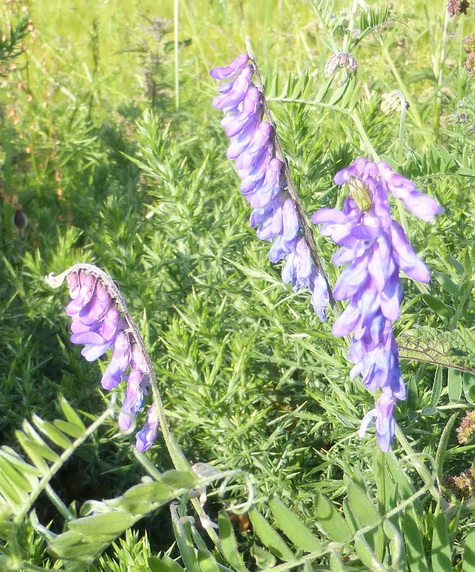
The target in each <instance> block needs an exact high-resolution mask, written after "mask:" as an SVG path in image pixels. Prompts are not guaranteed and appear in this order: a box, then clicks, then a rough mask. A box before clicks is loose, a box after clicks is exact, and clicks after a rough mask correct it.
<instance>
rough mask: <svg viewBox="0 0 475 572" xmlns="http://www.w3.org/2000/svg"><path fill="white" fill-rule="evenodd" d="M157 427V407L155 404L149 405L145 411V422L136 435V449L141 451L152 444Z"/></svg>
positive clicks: (158, 424) (158, 425)
mask: <svg viewBox="0 0 475 572" xmlns="http://www.w3.org/2000/svg"><path fill="white" fill-rule="evenodd" d="M159 427H160V423H159V420H158V413H157V408H156V407H155V405H151V406H150V407H149V409H148V411H147V417H146V419H145V423H144V425H143V427H142V429H141V430H140V431H139V432H138V433H137V435H136V440H135V447H136V449H137V450H138V451H140V452H142V453H143V452H144V451H146V450H147V449H149V448H150V447H151V446H152V445H153V443H154V441H155V439H156V438H157V435H158V430H159Z"/></svg>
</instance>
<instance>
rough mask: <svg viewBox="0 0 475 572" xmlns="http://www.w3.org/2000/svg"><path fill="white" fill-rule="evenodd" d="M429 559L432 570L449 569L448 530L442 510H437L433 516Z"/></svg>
mask: <svg viewBox="0 0 475 572" xmlns="http://www.w3.org/2000/svg"><path fill="white" fill-rule="evenodd" d="M431 561H432V570H450V568H451V566H452V550H451V546H450V540H449V530H448V526H447V521H446V519H445V515H444V513H443V512H439V513H438V514H436V516H435V518H434V529H433V533H432V549H431Z"/></svg>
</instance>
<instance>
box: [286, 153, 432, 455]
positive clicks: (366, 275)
mask: <svg viewBox="0 0 475 572" xmlns="http://www.w3.org/2000/svg"><path fill="white" fill-rule="evenodd" d="M334 181H335V183H336V184H337V185H344V184H348V186H349V187H350V195H349V196H348V197H347V198H346V199H345V201H344V205H343V209H342V210H341V211H340V210H337V209H329V208H324V209H320V210H319V211H317V212H316V213H315V214H314V215H313V217H312V222H313V223H315V224H320V225H321V228H320V232H321V233H322V234H323V235H325V236H329V237H330V238H331V239H332V240H333V242H335V243H336V244H338V245H340V246H341V249H340V250H338V251H337V252H336V254H335V255H334V256H333V262H334V264H336V265H343V264H348V266H347V267H346V268H345V270H344V271H343V272H342V274H341V275H340V278H339V279H338V281H337V283H336V284H335V289H334V293H333V295H334V297H335V299H337V300H349V303H348V305H347V307H346V309H345V310H344V312H343V313H342V314H341V315H340V316H339V317H338V319H337V320H336V322H335V323H334V325H333V334H334V335H335V336H346V335H348V334H353V340H352V343H351V346H350V351H349V353H348V359H349V360H350V361H351V362H352V363H354V364H355V365H354V367H353V369H352V370H351V377H355V376H357V375H359V374H361V375H362V376H363V383H364V384H365V385H366V387H367V388H368V389H369V390H370V391H378V392H379V393H380V397H379V399H378V402H377V405H376V408H375V409H373V410H371V411H370V412H369V413H367V415H366V416H365V417H364V419H363V423H362V425H361V431H360V435H361V436H363V435H364V433H365V431H366V429H367V428H368V425H369V423H370V421H371V420H372V419H373V418H376V435H377V438H378V443H379V446H380V448H381V449H382V450H383V451H388V450H389V447H390V445H391V442H392V440H393V438H394V432H395V421H394V418H393V410H394V406H395V404H396V402H397V401H398V400H402V399H406V388H405V386H404V382H403V380H402V378H401V373H400V369H399V352H398V347H397V343H396V340H395V338H394V334H393V329H392V322H393V321H395V320H397V319H398V318H399V314H400V304H401V299H402V287H401V282H400V280H399V271H400V270H403V271H404V272H405V273H406V274H407V275H408V276H409V277H410V278H412V279H413V280H417V281H419V282H428V281H429V280H430V274H429V270H428V269H427V267H426V266H425V264H424V263H423V262H422V260H421V259H420V258H419V257H418V256H417V255H416V254H415V252H414V250H413V249H412V246H411V245H410V243H409V240H408V238H407V236H406V235H405V233H404V230H403V228H402V227H401V226H400V225H399V224H398V223H397V222H396V221H394V220H393V219H392V217H391V211H390V207H389V195H390V194H392V195H393V196H394V197H395V198H397V199H400V200H401V201H402V202H403V203H404V205H405V206H406V207H407V208H408V209H409V210H410V211H411V212H412V213H413V214H414V215H416V216H418V217H419V218H421V219H422V220H425V221H430V220H432V218H433V217H434V216H435V215H436V214H439V213H441V212H442V211H443V209H442V207H440V206H439V204H438V203H437V202H436V201H435V199H433V198H431V197H428V196H427V195H424V194H423V193H420V192H419V191H417V190H416V187H415V185H414V184H413V183H412V181H410V180H409V179H406V178H405V177H403V176H401V175H398V174H396V173H394V172H393V171H392V170H391V168H390V167H389V165H388V164H387V163H383V162H382V161H381V162H379V163H377V164H376V163H372V162H371V161H368V160H367V159H365V158H364V157H360V158H358V159H356V161H354V162H353V163H352V164H351V165H350V166H349V167H347V168H346V169H342V170H341V171H339V172H338V173H337V174H336V175H335V178H334ZM290 270H293V271H294V272H295V264H294V266H293V267H292V268H291V269H290ZM290 270H289V271H290Z"/></svg>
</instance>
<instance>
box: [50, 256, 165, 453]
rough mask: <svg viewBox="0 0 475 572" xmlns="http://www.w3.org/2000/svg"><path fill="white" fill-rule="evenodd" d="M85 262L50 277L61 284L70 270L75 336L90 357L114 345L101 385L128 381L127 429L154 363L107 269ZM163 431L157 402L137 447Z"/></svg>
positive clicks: (123, 421) (123, 417)
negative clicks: (131, 324) (123, 308)
mask: <svg viewBox="0 0 475 572" xmlns="http://www.w3.org/2000/svg"><path fill="white" fill-rule="evenodd" d="M80 266H83V268H81V267H79V268H78V269H77V270H75V268H77V267H73V269H70V270H69V271H66V272H65V273H63V275H61V276H59V277H57V278H56V277H53V276H49V277H48V282H49V283H50V284H51V285H53V286H56V285H59V284H60V283H61V282H62V280H63V279H64V276H65V275H66V279H67V282H68V285H69V291H70V296H71V301H70V302H69V304H68V305H67V307H66V313H67V314H68V315H69V316H70V317H71V319H72V323H71V333H72V335H71V342H72V343H74V344H80V345H84V346H85V347H84V348H83V350H82V351H81V354H82V355H83V356H84V357H85V358H86V359H87V360H88V361H94V360H96V359H98V358H99V357H101V356H102V355H104V354H105V353H106V352H107V350H109V349H110V348H111V349H112V359H111V361H110V363H109V365H108V366H107V368H106V370H105V371H104V374H103V376H102V379H101V385H102V387H103V388H104V389H112V388H114V387H116V386H117V385H119V383H120V382H121V381H123V380H126V381H127V388H126V391H125V398H124V402H123V404H122V408H121V412H120V414H119V427H120V429H121V430H123V431H127V430H128V429H130V427H131V426H132V424H133V422H134V419H135V416H136V414H137V412H138V411H140V410H141V409H142V405H143V401H144V396H146V395H147V393H148V392H147V388H148V385H149V380H150V371H149V365H148V362H147V358H146V357H145V355H144V350H143V349H142V346H141V344H140V345H139V344H138V342H137V340H136V339H135V338H134V335H133V334H132V332H131V330H130V327H129V324H128V322H127V319H126V317H125V314H124V311H121V310H119V308H118V304H117V300H116V297H117V294H115V293H111V291H110V289H109V287H108V285H107V281H105V280H104V278H103V274H104V273H102V271H99V269H96V267H94V266H92V265H80ZM96 270H97V271H99V272H98V273H96V272H95V271H96ZM119 297H120V295H119ZM129 320H130V317H129ZM129 369H130V372H129V373H128V370H129ZM157 432H158V419H157V418H156V412H155V409H154V407H153V406H152V407H151V408H150V409H149V412H148V414H147V418H146V421H145V425H144V427H143V428H142V430H141V431H139V432H138V434H137V443H136V446H137V448H138V449H139V450H140V451H145V450H146V449H148V448H149V447H150V446H151V445H152V442H153V440H154V439H155V437H156V435H157Z"/></svg>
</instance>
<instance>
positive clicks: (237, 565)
mask: <svg viewBox="0 0 475 572" xmlns="http://www.w3.org/2000/svg"><path fill="white" fill-rule="evenodd" d="M218 525H219V538H220V541H221V552H222V554H223V556H224V557H225V558H226V560H227V562H228V563H229V565H230V566H232V567H233V568H234V570H236V572H247V568H246V566H245V565H244V561H243V559H242V556H241V555H240V553H239V549H238V545H237V542H236V537H235V536H234V531H233V526H232V524H231V521H230V520H229V516H228V515H227V514H226V513H225V512H224V511H221V512H220V513H219V517H218Z"/></svg>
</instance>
